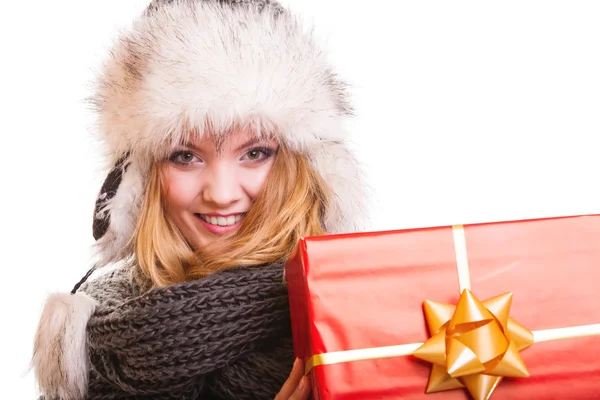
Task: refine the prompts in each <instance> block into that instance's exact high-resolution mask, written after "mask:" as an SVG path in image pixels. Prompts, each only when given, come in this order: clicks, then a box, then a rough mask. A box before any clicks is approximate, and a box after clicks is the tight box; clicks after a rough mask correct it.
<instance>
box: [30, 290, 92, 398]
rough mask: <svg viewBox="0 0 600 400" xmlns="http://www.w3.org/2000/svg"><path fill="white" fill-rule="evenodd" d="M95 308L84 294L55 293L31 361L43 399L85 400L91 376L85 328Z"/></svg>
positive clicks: (48, 301) (41, 323)
mask: <svg viewBox="0 0 600 400" xmlns="http://www.w3.org/2000/svg"><path fill="white" fill-rule="evenodd" d="M96 305H97V303H96V301H95V300H94V299H92V298H91V297H89V296H87V295H86V294H84V293H75V294H68V293H56V294H52V295H50V297H49V298H48V300H47V301H46V304H45V306H44V310H43V311H42V316H41V318H40V322H39V324H38V329H37V332H36V336H35V344H34V352H33V360H32V367H33V369H34V373H35V377H36V380H37V382H38V384H39V386H40V390H41V392H42V394H43V395H44V396H47V397H48V398H59V399H61V400H79V399H83V398H84V397H85V393H86V389H87V382H88V372H89V361H88V352H87V338H86V327H87V322H88V320H89V319H90V317H91V315H92V314H93V313H94V310H95V309H96Z"/></svg>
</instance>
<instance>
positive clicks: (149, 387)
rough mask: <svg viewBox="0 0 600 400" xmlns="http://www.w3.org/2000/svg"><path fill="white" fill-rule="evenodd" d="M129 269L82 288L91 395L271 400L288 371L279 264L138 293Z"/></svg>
mask: <svg viewBox="0 0 600 400" xmlns="http://www.w3.org/2000/svg"><path fill="white" fill-rule="evenodd" d="M132 271H133V269H127V268H125V269H122V270H117V271H115V272H111V273H109V274H107V275H105V276H103V277H101V278H99V279H97V280H95V281H92V282H90V283H86V284H85V285H83V286H82V291H84V292H86V293H87V294H88V295H90V296H91V297H94V298H95V299H96V300H97V301H98V302H100V303H101V306H100V307H99V308H98V309H97V311H96V312H95V314H94V315H93V316H92V318H91V319H90V321H89V323H88V328H87V329H88V345H89V350H90V363H91V371H90V382H89V387H88V398H90V399H136V398H152V399H273V398H274V397H275V395H276V394H277V392H278V391H279V390H280V389H281V386H282V385H283V383H284V381H285V379H286V378H287V376H288V374H289V372H290V371H291V368H292V363H293V357H294V355H293V348H292V342H291V330H290V320H289V305H288V299H287V290H286V288H285V286H284V284H283V265H281V264H273V265H269V266H262V267H255V268H236V269H232V270H227V271H221V272H219V273H216V274H213V275H211V276H209V277H207V278H204V279H202V280H198V281H193V282H186V283H182V284H177V285H172V286H169V287H166V288H159V289H153V290H150V291H146V292H144V287H145V284H144V283H143V282H142V283H140V280H139V279H138V278H137V277H135V276H134V274H133V272H132Z"/></svg>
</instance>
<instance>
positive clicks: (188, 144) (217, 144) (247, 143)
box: [183, 137, 270, 153]
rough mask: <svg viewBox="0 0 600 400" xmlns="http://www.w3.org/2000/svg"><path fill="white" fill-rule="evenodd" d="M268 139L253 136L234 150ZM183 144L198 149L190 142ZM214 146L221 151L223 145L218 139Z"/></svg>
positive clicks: (261, 142)
mask: <svg viewBox="0 0 600 400" xmlns="http://www.w3.org/2000/svg"><path fill="white" fill-rule="evenodd" d="M269 140H270V139H269V138H265V137H253V138H251V139H249V140H247V141H245V142H244V143H242V144H241V145H240V146H238V147H237V148H236V149H235V151H241V150H242V149H246V148H248V147H250V146H254V145H257V144H266V143H267V142H269ZM183 146H184V147H187V148H190V149H193V150H200V149H199V148H198V147H196V146H194V144H192V143H190V142H185V143H183ZM216 148H217V153H221V152H222V148H223V145H222V143H221V142H220V141H219V142H217V143H216Z"/></svg>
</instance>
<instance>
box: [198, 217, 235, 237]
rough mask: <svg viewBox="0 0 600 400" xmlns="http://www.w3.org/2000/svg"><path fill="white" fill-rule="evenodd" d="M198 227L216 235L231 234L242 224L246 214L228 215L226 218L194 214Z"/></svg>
mask: <svg viewBox="0 0 600 400" xmlns="http://www.w3.org/2000/svg"><path fill="white" fill-rule="evenodd" d="M194 215H195V216H196V219H197V220H198V222H200V225H202V227H204V229H206V230H207V231H209V232H212V233H214V234H217V235H222V234H224V233H228V232H231V231H232V230H234V229H236V228H237V227H239V226H240V224H241V223H242V220H243V218H244V216H246V213H239V214H230V215H227V216H223V215H219V216H215V215H206V214H194Z"/></svg>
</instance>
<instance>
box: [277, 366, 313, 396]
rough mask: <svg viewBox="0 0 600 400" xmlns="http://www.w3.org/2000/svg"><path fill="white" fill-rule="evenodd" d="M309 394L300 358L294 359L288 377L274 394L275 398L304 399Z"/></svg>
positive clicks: (308, 386)
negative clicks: (275, 394)
mask: <svg viewBox="0 0 600 400" xmlns="http://www.w3.org/2000/svg"><path fill="white" fill-rule="evenodd" d="M309 394H310V385H309V380H308V377H307V376H304V363H303V362H302V360H300V359H296V361H294V366H293V368H292V371H291V372H290V375H289V376H288V379H287V380H286V381H285V383H284V384H283V386H282V387H281V390H280V391H279V393H278V394H277V396H275V400H305V399H308V396H309Z"/></svg>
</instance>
